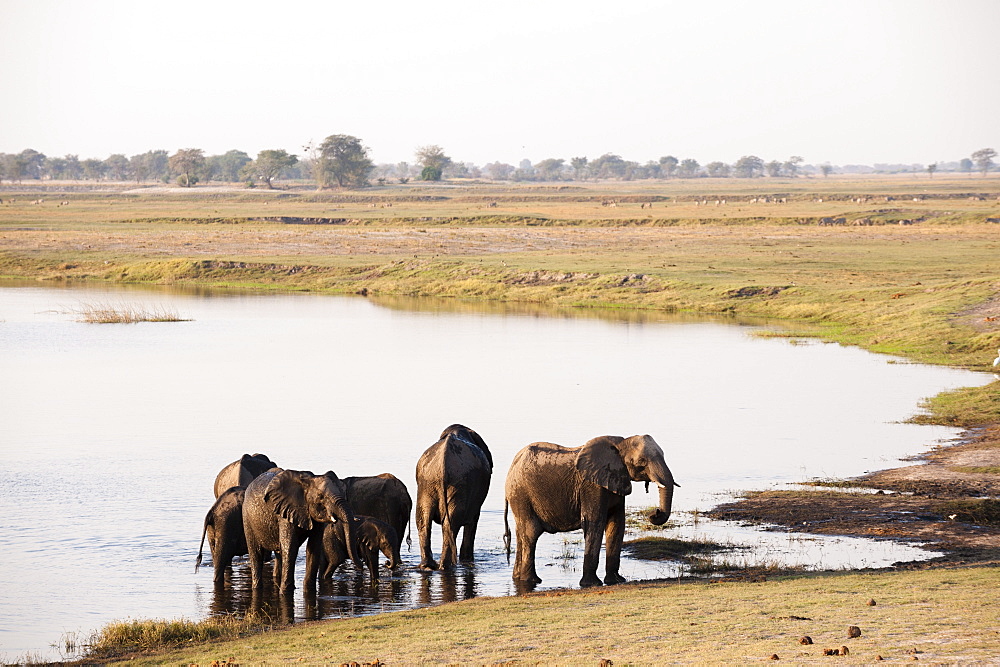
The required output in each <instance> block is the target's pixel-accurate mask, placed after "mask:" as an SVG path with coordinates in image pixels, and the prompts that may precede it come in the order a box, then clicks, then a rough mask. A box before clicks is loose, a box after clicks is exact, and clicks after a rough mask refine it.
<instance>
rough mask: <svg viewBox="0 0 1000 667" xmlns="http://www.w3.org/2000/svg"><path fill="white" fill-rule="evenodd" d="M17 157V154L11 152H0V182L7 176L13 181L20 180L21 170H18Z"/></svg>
mask: <svg viewBox="0 0 1000 667" xmlns="http://www.w3.org/2000/svg"><path fill="white" fill-rule="evenodd" d="M16 157H17V156H16V155H11V154H10V153H0V182H2V181H3V179H5V178H6V179H8V180H9V181H10V182H11V183H13V182H15V181H17V180H18V178H19V174H20V171H18V169H17V167H16V165H15V164H14V163H15V158H16Z"/></svg>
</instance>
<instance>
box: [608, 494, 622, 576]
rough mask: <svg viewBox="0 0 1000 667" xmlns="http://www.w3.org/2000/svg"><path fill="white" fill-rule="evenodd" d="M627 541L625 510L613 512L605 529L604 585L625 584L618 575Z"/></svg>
mask: <svg viewBox="0 0 1000 667" xmlns="http://www.w3.org/2000/svg"><path fill="white" fill-rule="evenodd" d="M624 539H625V508H624V507H622V508H621V509H620V510H615V511H612V513H611V516H609V517H608V525H607V528H605V529H604V583H605V584H608V585H612V584H621V583H625V581H626V579H625V577H623V576H622V575H621V574H619V573H618V568H619V567H620V565H621V560H622V542H623V541H624Z"/></svg>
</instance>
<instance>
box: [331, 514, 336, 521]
mask: <svg viewBox="0 0 1000 667" xmlns="http://www.w3.org/2000/svg"><path fill="white" fill-rule="evenodd" d="M330 523H337V517H335V516H333V515H332V514H331V515H330Z"/></svg>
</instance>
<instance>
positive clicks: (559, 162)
mask: <svg viewBox="0 0 1000 667" xmlns="http://www.w3.org/2000/svg"><path fill="white" fill-rule="evenodd" d="M565 163H566V160H564V159H562V158H551V157H550V158H547V159H545V160H542V161H541V162H539V163H538V164H536V165H535V173H536V174H538V178H539V180H542V181H555V180H559V176H560V174H561V173H562V169H563V165H564V164H565Z"/></svg>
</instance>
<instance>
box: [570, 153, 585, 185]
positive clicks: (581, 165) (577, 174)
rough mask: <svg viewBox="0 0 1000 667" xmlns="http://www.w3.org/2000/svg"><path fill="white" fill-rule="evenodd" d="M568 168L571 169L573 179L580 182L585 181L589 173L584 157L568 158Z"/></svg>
mask: <svg viewBox="0 0 1000 667" xmlns="http://www.w3.org/2000/svg"><path fill="white" fill-rule="evenodd" d="M569 166H570V167H572V168H573V178H575V179H577V180H580V181H582V180H586V178H587V175H588V172H589V168H588V163H587V158H585V157H574V158H570V159H569Z"/></svg>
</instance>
